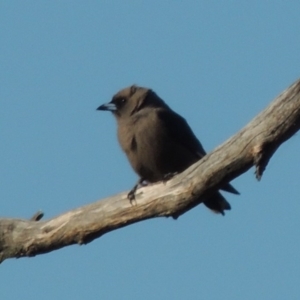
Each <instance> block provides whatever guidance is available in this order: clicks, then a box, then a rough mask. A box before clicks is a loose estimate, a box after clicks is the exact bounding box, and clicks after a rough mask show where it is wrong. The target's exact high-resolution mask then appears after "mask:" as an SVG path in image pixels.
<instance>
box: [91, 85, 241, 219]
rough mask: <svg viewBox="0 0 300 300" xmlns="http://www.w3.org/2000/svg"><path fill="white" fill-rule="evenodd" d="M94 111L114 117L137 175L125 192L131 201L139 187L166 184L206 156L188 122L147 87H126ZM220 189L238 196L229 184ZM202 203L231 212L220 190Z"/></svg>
mask: <svg viewBox="0 0 300 300" xmlns="http://www.w3.org/2000/svg"><path fill="white" fill-rule="evenodd" d="M97 110H101V111H110V112H112V114H113V115H114V116H115V118H116V120H117V127H118V129H117V135H118V140H119V144H120V146H121V148H122V150H123V151H124V152H125V154H126V155H127V158H128V160H129V162H130V164H131V166H132V168H133V169H134V171H135V172H136V173H137V174H138V176H139V180H138V182H137V184H136V185H135V186H134V187H133V189H132V190H131V191H130V192H129V193H128V198H129V200H130V201H132V200H133V199H134V198H135V192H136V189H137V188H138V187H139V186H140V185H143V184H148V183H156V182H160V181H166V180H168V179H170V178H172V176H174V175H175V174H177V173H181V172H183V171H184V170H185V169H187V168H188V167H189V166H191V165H192V164H194V163H196V162H197V161H198V160H200V159H202V158H203V157H204V156H205V155H206V152H205V150H204V148H203V146H202V144H201V143H200V141H199V140H198V139H197V137H196V136H195V134H194V133H193V131H192V129H191V127H190V126H189V124H188V123H187V121H186V120H185V119H184V118H183V117H182V116H180V115H179V114H177V113H176V112H175V111H173V110H172V109H171V108H170V107H169V106H168V105H167V104H166V103H165V102H164V101H163V100H162V99H161V98H160V97H159V96H158V95H157V94H156V93H155V92H154V91H153V90H152V89H150V88H145V87H140V86H137V85H132V86H129V87H126V88H124V89H122V90H120V91H119V92H118V93H116V94H115V95H114V96H113V98H112V100H111V101H110V102H109V103H106V104H102V105H101V106H99V107H98V108H97ZM221 189H222V190H225V191H227V192H230V193H233V194H239V192H238V191H237V190H236V189H235V188H234V187H233V186H232V185H231V184H229V183H226V184H225V185H224V186H222V188H221ZM203 203H204V204H205V205H206V206H207V207H208V208H209V209H211V210H212V211H214V212H216V213H220V214H222V215H224V210H230V209H231V206H230V204H229V203H228V202H227V200H226V199H225V198H224V197H223V196H222V195H221V193H220V192H219V191H215V192H213V193H212V194H211V195H210V196H208V197H205V199H203Z"/></svg>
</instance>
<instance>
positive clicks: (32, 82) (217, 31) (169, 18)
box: [0, 0, 300, 300]
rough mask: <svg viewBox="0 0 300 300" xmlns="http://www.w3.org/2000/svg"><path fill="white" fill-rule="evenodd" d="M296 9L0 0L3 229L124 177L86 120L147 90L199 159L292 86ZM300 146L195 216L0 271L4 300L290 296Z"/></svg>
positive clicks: (103, 124) (299, 262)
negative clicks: (219, 207)
mask: <svg viewBox="0 0 300 300" xmlns="http://www.w3.org/2000/svg"><path fill="white" fill-rule="evenodd" d="M299 11H300V3H299V1H288V2H284V1H276V0H275V1H251V2H250V1H243V0H242V1H224V2H221V1H185V2H184V1H151V2H150V1H1V3H0V38H1V45H0V64H1V68H0V76H1V78H0V79H1V88H0V101H1V110H0V136H1V140H2V146H1V147H0V157H1V171H0V182H1V189H0V197H1V202H0V206H1V208H0V211H1V217H14V218H29V217H31V216H32V215H33V214H34V213H35V212H36V211H37V210H38V209H41V210H43V211H44V212H45V219H47V218H51V217H54V216H56V215H58V214H61V213H63V212H66V211H68V210H70V209H73V208H76V207H79V206H82V205H85V204H87V203H91V202H94V201H96V200H98V199H101V198H104V197H107V196H110V195H114V194H116V193H119V192H121V191H125V190H129V189H130V188H131V187H132V186H133V184H134V183H135V181H136V179H137V176H136V175H135V174H134V172H133V171H132V170H131V168H130V166H129V163H128V162H127V160H126V157H125V156H124V154H123V153H122V152H121V150H120V149H119V146H118V143H117V139H116V124H115V120H114V119H113V117H112V116H111V115H110V114H109V113H103V112H98V111H96V108H97V107H98V106H99V105H100V104H102V103H104V102H108V101H109V100H110V99H111V97H112V95H113V94H114V93H115V92H117V91H118V90H119V89H121V88H123V87H125V86H128V85H130V84H133V83H135V84H139V85H142V86H147V87H151V88H152V89H154V90H155V91H156V92H157V93H158V94H159V95H160V96H161V97H162V98H163V99H165V101H166V102H167V103H168V104H169V105H170V106H171V107H172V108H173V109H174V110H175V111H177V112H179V113H180V114H181V115H182V116H184V117H185V118H186V119H187V120H188V122H189V124H190V125H191V127H192V128H193V130H194V132H195V134H196V135H197V136H198V137H199V139H200V140H201V142H202V144H203V145H204V146H205V148H206V150H207V151H210V150H212V149H213V148H214V147H216V146H217V145H219V144H220V143H222V142H224V141H225V140H226V139H227V138H229V137H230V136H232V135H233V134H235V133H236V132H237V131H238V130H240V129H241V128H242V127H243V126H244V125H246V124H247V123H248V122H249V121H250V120H251V119H252V118H253V117H254V116H255V115H256V114H258V113H259V112H260V111H261V110H262V109H264V108H265V107H266V106H267V105H268V104H269V103H270V102H271V100H272V99H273V98H275V97H276V96H277V95H278V94H279V93H280V92H282V91H283V90H284V89H285V88H287V87H288V86H289V85H290V84H292V83H293V82H294V81H295V80H296V79H298V78H299V67H300V39H299V32H300V18H299ZM299 152H300V145H299V135H295V136H294V137H292V138H291V139H290V140H289V141H287V142H286V143H285V144H284V145H283V146H282V147H280V149H279V150H278V151H277V152H276V153H275V155H274V157H273V158H272V160H271V162H270V164H269V166H268V168H267V170H266V172H265V174H264V176H263V178H262V180H261V182H257V181H256V179H255V177H254V175H253V172H254V170H253V169H251V170H250V171H249V172H247V173H246V174H244V175H242V176H240V177H239V178H237V179H236V180H234V182H233V184H234V186H235V187H236V188H237V189H238V190H239V191H240V192H241V196H234V195H230V194H226V198H227V199H228V200H229V202H230V203H231V205H232V210H231V211H230V212H228V213H227V214H226V216H225V217H221V216H217V215H214V214H212V213H211V212H210V211H208V210H207V209H206V208H205V207H204V206H202V205H200V206H199V207H197V208H195V209H193V210H192V211H190V212H188V213H187V214H185V215H184V216H182V217H181V218H179V220H177V221H174V220H172V219H163V218H161V219H154V220H149V221H145V222H141V223H138V224H135V225H132V226H129V227H126V228H123V229H120V230H117V231H114V232H112V233H109V234H107V235H105V236H103V237H102V238H100V239H98V240H96V241H94V242H92V243H91V244H89V245H86V246H77V245H75V246H71V247H67V248H64V249H61V250H58V251H55V252H52V253H49V254H45V255H40V256H37V257H34V258H22V259H18V260H16V259H10V260H7V261H5V262H4V263H3V264H2V265H1V266H0V274H1V289H0V298H1V299H13V300H14V299H37V298H41V299H43V300H48V299H83V298H86V299H132V300H134V299H214V300H215V299H231V300H235V299H244V300H248V299H272V300H276V299H299V297H300V286H299V278H300V242H299V237H300V234H299V228H300V221H299V220H300V218H299V215H300V199H299V196H298V195H299V189H300V187H299V173H300V167H299V166H300V156H299Z"/></svg>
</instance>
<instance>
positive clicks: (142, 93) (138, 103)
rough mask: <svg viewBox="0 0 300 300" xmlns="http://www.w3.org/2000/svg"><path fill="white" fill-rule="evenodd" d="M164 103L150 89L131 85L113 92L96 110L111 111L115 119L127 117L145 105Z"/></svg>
mask: <svg viewBox="0 0 300 300" xmlns="http://www.w3.org/2000/svg"><path fill="white" fill-rule="evenodd" d="M161 106H166V104H165V103H164V102H163V100H161V99H160V98H159V97H158V96H157V95H156V94H155V93H154V92H153V91H152V90H151V89H148V88H144V87H139V86H136V85H132V86H130V87H127V88H125V89H122V90H121V91H119V92H118V93H117V94H115V95H114V96H113V98H112V100H111V101H110V102H109V103H106V104H102V105H101V106H99V107H98V108H97V110H107V111H111V112H112V113H113V114H114V115H115V116H116V118H117V119H119V118H121V117H122V118H129V117H131V116H132V115H134V114H135V113H137V112H139V111H141V110H142V109H143V108H146V107H161Z"/></svg>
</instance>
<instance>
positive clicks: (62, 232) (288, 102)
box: [0, 80, 300, 262]
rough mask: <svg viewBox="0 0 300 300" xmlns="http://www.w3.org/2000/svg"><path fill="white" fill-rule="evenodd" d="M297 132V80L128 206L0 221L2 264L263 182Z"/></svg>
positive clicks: (113, 203)
mask: <svg viewBox="0 0 300 300" xmlns="http://www.w3.org/2000/svg"><path fill="white" fill-rule="evenodd" d="M299 128H300V80H298V81H297V82H295V83H294V84H293V85H292V86H290V87H289V88H288V89H286V90H285V91H284V92H283V93H282V94H281V95H279V96H278V97H277V98H276V99H275V100H274V101H273V102H272V103H271V104H270V105H269V106H268V107H267V108H266V109H265V110H264V111H263V112H261V113H260V114H259V115H258V116H257V117H256V118H254V119H253V120H252V121H251V122H250V123H249V124H248V125H247V126H246V127H244V128H243V129H242V130H241V131H240V132H238V133H237V134H236V135H234V136H233V137H231V138H230V139H229V140H227V141H226V142H225V143H224V144H222V145H221V146H219V147H217V148H216V149H215V150H214V151H212V152H211V153H209V154H208V155H206V156H205V157H204V158H203V159H202V160H200V161H199V162H197V163H196V164H194V165H192V166H191V167H190V168H189V169H187V170H186V171H185V172H183V173H181V174H178V175H177V176H175V177H174V178H173V179H171V180H170V181H168V182H166V183H159V184H155V185H152V186H148V187H143V188H141V189H139V190H138V191H137V194H136V202H135V204H134V205H131V204H130V202H129V201H128V199H127V193H122V194H120V195H116V196H113V197H109V198H107V199H104V200H101V201H98V202H95V203H92V204H90V205H86V206H83V207H80V208H77V209H75V210H72V211H69V212H67V213H65V214H62V215H60V216H58V217H55V218H52V219H50V220H46V221H38V220H39V218H40V217H41V216H42V215H41V213H38V214H36V215H35V216H33V218H32V219H31V220H20V219H0V262H2V261H3V260H5V259H7V258H12V257H23V256H35V255H37V254H42V253H46V252H50V251H53V250H56V249H59V248H62V247H65V246H68V245H72V244H76V243H77V244H86V243H89V242H91V241H92V240H94V239H96V238H98V237H100V236H101V235H103V234H105V233H108V232H110V231H112V230H115V229H118V228H121V227H124V226H127V225H129V224H132V223H136V222H139V221H142V220H146V219H149V218H155V217H162V216H164V217H169V216H172V217H174V218H177V217H179V216H180V215H182V214H183V213H185V212H186V211H188V210H190V209H191V208H193V207H195V206H196V205H198V204H199V203H200V202H201V201H200V200H199V197H203V196H205V195H208V194H209V193H211V192H213V191H214V190H215V189H216V188H218V187H220V186H222V184H224V183H225V182H228V181H230V180H232V179H233V178H235V177H237V176H239V175H241V174H242V173H244V172H246V171H247V170H248V169H249V168H251V167H252V166H255V167H256V177H257V178H258V179H260V178H261V176H262V174H263V172H264V170H265V168H266V166H267V164H268V162H269V160H270V158H271V157H272V155H273V154H274V153H275V151H276V150H277V148H278V147H279V146H280V145H281V144H282V143H283V142H284V141H286V140H287V139H289V138H290V137H291V136H292V135H293V134H294V133H296V131H298V130H299Z"/></svg>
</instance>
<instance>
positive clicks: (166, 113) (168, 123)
mask: <svg viewBox="0 0 300 300" xmlns="http://www.w3.org/2000/svg"><path fill="white" fill-rule="evenodd" d="M157 115H158V118H159V120H160V122H161V124H162V126H163V128H164V130H165V131H166V133H167V134H168V135H170V136H172V137H173V139H174V140H176V141H177V142H178V143H179V144H181V145H182V146H183V147H185V148H186V149H188V150H189V151H190V152H191V153H192V154H193V155H195V157H197V158H199V159H200V158H202V157H203V156H204V155H205V154H206V152H205V150H204V149H203V146H202V145H201V143H200V141H199V140H198V139H197V137H196V136H195V134H194V133H193V131H192V129H191V128H190V126H189V124H188V123H187V121H186V120H185V119H184V118H183V117H181V116H180V115H178V114H177V113H175V112H174V111H172V110H171V109H168V110H167V109H158V110H157Z"/></svg>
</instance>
